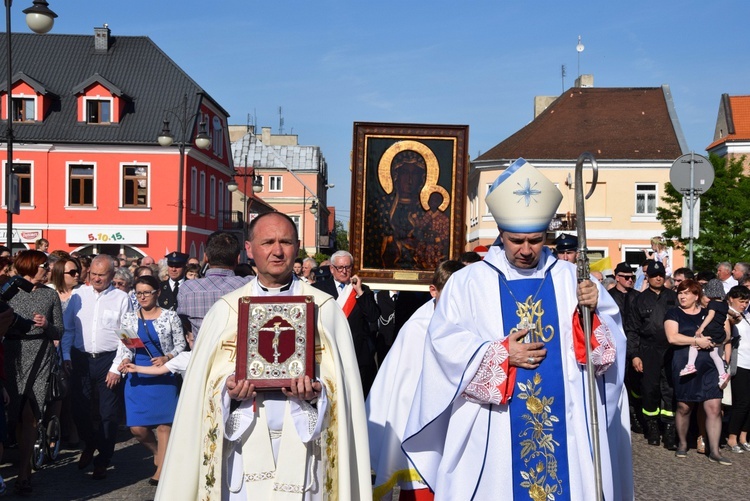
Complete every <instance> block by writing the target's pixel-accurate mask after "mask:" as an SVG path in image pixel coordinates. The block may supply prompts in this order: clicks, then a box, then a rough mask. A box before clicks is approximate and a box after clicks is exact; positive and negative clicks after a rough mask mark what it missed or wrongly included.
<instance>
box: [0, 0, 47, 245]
mask: <svg viewBox="0 0 750 501" xmlns="http://www.w3.org/2000/svg"><path fill="white" fill-rule="evenodd" d="M11 5H13V0H5V45H6V48H7V50H8V57H7V59H8V67H7V71H8V89H7V90H8V106H7V108H6V112H7V113H8V117H7V118H8V126H7V130H6V132H5V137H6V144H7V146H6V148H7V149H6V153H7V154H8V161H7V162H6V165H5V207H6V208H7V210H8V226H7V228H6V235H5V241H6V243H7V245H8V249H10V251H11V253H12V252H13V207H12V206H11V198H13V200H15V199H16V197H11V194H12V191H11V184H13V64H12V61H11V52H12V51H11V31H10V7H11ZM23 13H24V14H26V24H27V25H28V26H29V28H31V30H32V31H33V32H35V33H39V34H44V33H47V32H48V31H49V30H51V29H52V25H53V24H54V23H55V18H56V17H57V14H55V13H54V12H52V11H51V10H50V8H49V4H47V2H46V1H44V0H34V2H33V5H32V6H31V7H29V8H28V9H26V10H24V11H23ZM17 195H18V194H16V196H17ZM13 205H15V203H14V204H13Z"/></svg>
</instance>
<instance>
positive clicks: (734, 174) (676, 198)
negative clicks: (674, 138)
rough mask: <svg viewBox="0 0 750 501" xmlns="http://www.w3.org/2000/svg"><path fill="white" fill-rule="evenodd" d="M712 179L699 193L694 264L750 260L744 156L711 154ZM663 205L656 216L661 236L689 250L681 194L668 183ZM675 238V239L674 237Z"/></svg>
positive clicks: (705, 266)
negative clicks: (698, 224) (707, 187)
mask: <svg viewBox="0 0 750 501" xmlns="http://www.w3.org/2000/svg"><path fill="white" fill-rule="evenodd" d="M710 160H711V163H712V164H713V166H714V174H715V178H714V183H713V185H712V186H711V188H710V189H709V190H708V191H707V192H706V193H704V194H702V195H701V197H700V233H699V236H698V238H696V239H694V240H693V267H694V268H695V269H696V270H714V269H716V265H717V264H718V263H720V262H722V261H729V262H731V263H736V262H737V261H750V224H748V215H749V214H750V176H748V175H747V174H746V173H745V172H744V171H743V168H742V163H743V159H736V160H727V159H726V158H723V157H718V156H716V155H711V156H710ZM662 201H663V202H664V206H662V207H658V208H657V215H656V217H657V219H658V220H659V221H660V222H661V223H662V225H664V228H666V231H664V238H666V239H667V241H670V240H671V241H673V242H676V244H675V247H677V248H679V249H683V250H684V252H685V254H687V252H688V250H687V249H688V243H689V240H688V239H686V238H685V239H683V238H681V237H680V235H681V233H682V194H681V193H679V192H678V191H677V190H675V189H674V187H673V186H672V184H671V183H667V184H666V187H665V196H664V197H663V198H662ZM675 239H676V240H675Z"/></svg>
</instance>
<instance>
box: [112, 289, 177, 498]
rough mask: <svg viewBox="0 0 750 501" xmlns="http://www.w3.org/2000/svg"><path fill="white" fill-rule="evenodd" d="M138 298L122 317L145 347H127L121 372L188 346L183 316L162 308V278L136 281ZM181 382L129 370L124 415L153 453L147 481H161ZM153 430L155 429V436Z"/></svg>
mask: <svg viewBox="0 0 750 501" xmlns="http://www.w3.org/2000/svg"><path fill="white" fill-rule="evenodd" d="M135 297H136V298H137V299H138V304H139V305H140V308H139V309H138V310H137V311H129V312H127V313H125V315H123V317H122V328H123V329H125V330H129V331H132V332H135V333H137V334H138V337H139V338H140V340H141V342H142V343H143V348H136V349H135V350H128V349H127V348H126V347H125V345H121V347H120V349H121V350H123V351H124V353H123V354H122V355H123V357H122V358H123V361H122V364H120V369H119V370H120V372H123V373H124V372H127V365H128V364H130V363H131V360H132V361H133V362H134V363H135V364H136V365H147V366H162V365H164V364H166V363H167V362H168V361H170V360H171V359H173V358H174V357H175V356H176V355H178V354H179V353H180V352H182V351H183V350H184V349H185V336H184V335H183V333H182V323H181V322H180V317H179V316H178V315H177V313H176V312H174V311H172V310H166V309H163V308H161V307H159V303H158V299H159V281H158V280H157V279H156V278H155V277H153V276H150V275H144V276H141V277H138V279H136V281H135ZM177 397H178V383H177V379H176V378H175V376H174V374H165V375H161V376H149V375H146V374H138V373H135V372H134V373H130V374H128V375H127V379H126V381H125V416H126V419H127V425H128V426H129V427H130V431H131V432H132V433H133V435H134V436H135V438H137V439H138V441H139V442H140V443H142V444H143V445H144V446H146V448H148V449H149V450H150V451H151V452H152V453H153V454H154V465H156V472H155V473H154V476H153V477H151V479H150V480H149V483H150V484H151V485H157V484H158V482H159V475H160V474H161V466H162V462H163V460H164V453H165V452H166V451H167V441H168V440H169V434H170V432H171V431H172V421H173V420H174V413H175V410H176V409H177ZM153 428H156V435H154V432H153Z"/></svg>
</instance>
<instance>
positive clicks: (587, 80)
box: [575, 75, 594, 87]
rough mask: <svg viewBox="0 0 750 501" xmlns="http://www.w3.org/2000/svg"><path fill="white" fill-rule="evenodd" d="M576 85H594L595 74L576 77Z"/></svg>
mask: <svg viewBox="0 0 750 501" xmlns="http://www.w3.org/2000/svg"><path fill="white" fill-rule="evenodd" d="M575 86H576V87H593V86H594V75H581V76H579V77H578V78H576V83H575Z"/></svg>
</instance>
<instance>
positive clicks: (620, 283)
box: [608, 263, 643, 433]
mask: <svg viewBox="0 0 750 501" xmlns="http://www.w3.org/2000/svg"><path fill="white" fill-rule="evenodd" d="M615 280H616V285H615V286H614V287H612V288H611V289H609V291H608V292H609V295H610V296H612V299H614V300H615V303H617V307H618V308H619V309H620V318H621V319H622V323H623V325H624V324H625V318H626V316H627V312H628V306H630V302H631V301H632V300H633V299H635V298H636V297H637V296H638V291H637V290H635V289H634V288H633V284H635V272H634V271H633V268H631V267H630V265H629V264H628V263H620V264H618V265H617V267H615ZM625 387H626V388H627V389H628V396H629V397H630V430H631V431H632V432H633V433H643V413H642V412H641V393H640V392H641V373H640V372H637V371H636V370H635V369H634V368H633V364H632V360H631V359H630V358H628V363H627V365H626V366H625Z"/></svg>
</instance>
